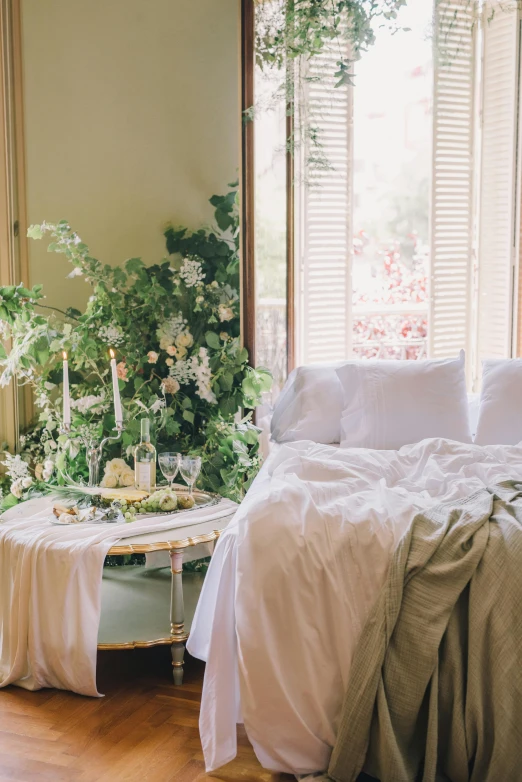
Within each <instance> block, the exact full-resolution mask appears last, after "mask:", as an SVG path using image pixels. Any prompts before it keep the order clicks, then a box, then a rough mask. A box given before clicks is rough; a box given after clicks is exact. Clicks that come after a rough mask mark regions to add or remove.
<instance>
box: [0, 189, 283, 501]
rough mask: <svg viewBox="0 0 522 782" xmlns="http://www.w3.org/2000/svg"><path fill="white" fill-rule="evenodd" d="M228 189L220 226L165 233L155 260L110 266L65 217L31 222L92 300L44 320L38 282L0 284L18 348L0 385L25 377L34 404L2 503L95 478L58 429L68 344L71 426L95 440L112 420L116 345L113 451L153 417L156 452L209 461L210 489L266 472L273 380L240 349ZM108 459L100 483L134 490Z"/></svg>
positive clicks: (9, 460)
mask: <svg viewBox="0 0 522 782" xmlns="http://www.w3.org/2000/svg"><path fill="white" fill-rule="evenodd" d="M231 188H232V189H231V190H230V192H229V193H227V194H226V195H224V196H213V197H212V198H211V199H210V201H211V204H212V205H213V206H214V207H215V220H216V225H215V227H213V228H205V229H200V230H198V231H195V232H190V231H188V230H187V229H186V228H174V227H173V226H170V227H168V228H167V230H166V231H165V238H166V244H167V251H168V253H169V255H168V257H166V258H164V259H163V260H162V261H161V262H160V263H157V264H154V265H152V266H145V265H144V263H143V262H142V261H141V259H139V258H130V259H129V260H127V261H126V262H125V263H124V264H123V266H110V265H108V264H103V263H102V262H100V261H99V260H97V259H95V258H93V257H92V256H91V255H90V253H89V248H88V247H87V245H86V244H84V243H83V242H82V240H81V239H80V237H79V236H78V235H77V234H76V233H75V232H74V231H73V229H72V228H71V227H70V225H69V224H68V223H67V222H66V221H65V220H62V221H60V222H59V223H57V224H50V223H43V224H42V225H35V226H31V228H30V229H29V231H28V235H29V236H30V237H31V238H33V239H36V240H38V239H40V240H41V239H43V238H44V237H46V236H48V237H50V239H51V242H50V244H49V246H48V250H49V252H56V253H63V254H64V255H65V256H66V258H67V259H68V261H69V262H70V263H71V266H72V271H71V273H70V274H69V275H68V276H69V277H82V278H83V279H84V280H85V282H86V283H88V284H89V285H90V287H91V296H90V297H89V300H88V303H87V305H86V308H85V311H84V312H80V311H78V310H75V309H68V310H66V311H65V312H63V313H61V312H58V311H52V312H51V313H50V314H47V311H48V309H49V308H46V309H45V310H44V311H45V313H46V314H42V310H41V307H42V306H43V303H42V300H43V299H44V296H43V293H42V286H41V285H36V286H34V287H33V288H32V289H27V288H25V287H24V286H23V285H22V284H21V285H18V286H9V287H3V288H0V338H1V340H3V341H4V344H10V346H11V347H10V349H9V350H8V351H7V350H6V349H4V348H3V347H2V344H1V342H0V372H1V374H0V384H1V385H6V384H8V383H10V382H11V381H12V380H13V378H15V379H16V382H18V383H21V384H30V385H31V386H32V387H33V389H34V392H35V403H36V408H37V417H36V420H35V421H34V422H33V423H32V424H31V425H30V426H29V427H28V429H27V431H26V432H25V433H24V434H23V436H22V438H21V453H20V454H17V455H16V456H11V455H7V456H6V462H4V464H5V465H6V466H7V472H6V474H5V476H3V477H2V479H1V482H2V488H3V490H4V498H3V507H4V508H6V507H10V506H11V505H13V504H15V503H16V502H17V501H19V500H21V499H26V498H27V497H28V496H31V495H32V494H35V493H37V492H41V491H46V490H48V488H49V484H52V483H53V482H54V483H56V482H63V481H64V478H63V476H64V475H65V474H67V475H68V476H70V477H72V478H73V479H75V480H77V479H81V478H85V477H86V476H87V465H86V463H85V457H84V451H83V449H82V448H81V447H80V442H79V440H75V439H71V438H69V437H66V436H64V435H62V434H60V426H61V421H62V410H63V385H62V366H61V361H62V352H64V351H65V352H66V353H67V354H68V360H69V377H70V396H71V413H72V421H71V424H72V429H73V430H74V431H75V432H78V433H81V434H83V435H86V436H89V435H90V436H93V437H96V438H101V437H104V436H107V435H109V434H112V429H113V428H114V425H115V419H114V413H113V407H112V392H111V373H110V368H109V349H112V350H113V351H115V352H116V357H117V358H116V360H117V378H118V386H119V390H120V395H121V401H122V406H123V413H124V426H125V431H124V432H123V436H122V440H121V441H119V442H117V443H114V444H111V445H110V446H108V447H107V449H106V452H105V454H104V455H105V456H106V457H107V458H109V459H113V460H114V458H115V457H117V458H119V457H121V456H126V457H129V456H130V455H131V452H132V447H133V445H134V444H135V443H136V442H137V440H138V439H139V431H140V419H141V418H142V417H144V416H147V417H149V418H150V419H151V425H152V426H151V435H152V438H153V440H154V441H155V444H156V447H157V449H158V450H159V451H161V450H170V451H172V450H175V451H179V452H181V453H191V454H194V455H200V456H201V457H202V462H203V465H202V471H201V476H200V484H201V486H202V488H205V489H207V490H210V491H215V492H219V493H220V494H222V495H223V496H227V497H230V498H232V499H236V500H238V499H240V498H241V497H242V496H243V493H244V491H245V489H246V488H248V486H249V484H250V482H251V480H252V479H253V477H254V476H255V474H256V472H257V470H258V468H259V466H260V456H259V452H258V439H259V430H258V429H257V428H256V427H255V426H254V425H253V424H252V422H251V413H249V412H248V410H249V409H252V408H254V407H255V406H256V405H257V404H258V403H259V400H260V397H261V394H262V393H263V392H264V391H267V390H269V388H270V386H271V376H270V373H269V372H268V371H267V370H266V369H263V368H258V369H253V368H252V367H250V366H248V352H247V350H246V349H245V348H244V347H242V346H241V343H240V335H239V293H238V291H239V217H238V204H237V187H236V186H234V185H232V186H231ZM240 410H243V411H244V413H243V414H242V416H243V417H240V416H238V412H239V411H240ZM111 464H112V466H111V465H109V468H108V471H106V473H105V477H104V481H105V482H107V481H108V482H109V483H112V482H113V481H114V480H117V482H118V484H119V485H122V484H123V485H127V484H126V483H125V482H126V481H127V480H130V475H129V471H128V470H126V469H124V468H123V466H122V465H121V463H120V462H117V463H116V466H114V461H112V463H111ZM118 469H119V472H118ZM30 478H31V481H30V482H29V479H30ZM20 481H21V483H20Z"/></svg>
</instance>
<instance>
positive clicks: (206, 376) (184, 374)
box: [169, 348, 217, 404]
mask: <svg viewBox="0 0 522 782" xmlns="http://www.w3.org/2000/svg"><path fill="white" fill-rule="evenodd" d="M169 374H170V376H171V377H173V378H174V379H175V380H177V381H178V383H180V384H181V385H186V384H187V383H190V382H191V381H194V382H195V383H196V385H197V393H198V396H199V397H201V399H205V400H206V401H207V402H210V403H211V404H215V403H216V402H217V399H216V397H215V394H214V392H213V391H212V388H211V380H212V372H211V370H210V366H209V360H208V352H207V349H206V348H200V349H199V353H198V355H197V356H192V357H191V358H189V359H186V360H185V359H181V360H180V361H176V363H175V364H174V366H173V367H171V368H170V373H169Z"/></svg>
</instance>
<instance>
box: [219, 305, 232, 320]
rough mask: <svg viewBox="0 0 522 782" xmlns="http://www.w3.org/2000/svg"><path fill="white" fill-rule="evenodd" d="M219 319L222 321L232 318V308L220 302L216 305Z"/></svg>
mask: <svg viewBox="0 0 522 782" xmlns="http://www.w3.org/2000/svg"><path fill="white" fill-rule="evenodd" d="M218 315H219V320H220V321H221V322H222V323H223V321H225V320H232V318H233V317H234V310H233V309H232V307H226V306H225V305H224V304H220V305H219V307H218Z"/></svg>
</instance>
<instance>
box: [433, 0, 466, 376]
mask: <svg viewBox="0 0 522 782" xmlns="http://www.w3.org/2000/svg"><path fill="white" fill-rule="evenodd" d="M434 21H435V24H434V31H435V35H434V63H433V65H434V68H433V70H434V79H433V85H434V90H433V170H432V198H431V260H430V263H431V268H430V310H429V325H428V329H429V335H428V336H429V352H430V355H431V356H432V357H434V358H445V357H450V356H455V355H456V354H457V353H458V351H459V350H460V349H462V348H464V349H466V350H467V351H468V356H469V348H470V336H471V303H472V290H471V289H472V253H473V193H474V189H473V188H474V183H473V148H474V119H475V117H474V114H475V112H474V92H475V39H476V24H474V22H475V6H474V4H473V3H472V2H469V0H438V2H436V3H435V19H434ZM469 358H470V357H469ZM469 364H470V362H469V360H468V365H469Z"/></svg>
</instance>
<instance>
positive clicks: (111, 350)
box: [109, 348, 115, 358]
mask: <svg viewBox="0 0 522 782" xmlns="http://www.w3.org/2000/svg"><path fill="white" fill-rule="evenodd" d="M109 355H110V357H111V358H114V355H115V353H114V350H113V349H112V348H109Z"/></svg>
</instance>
